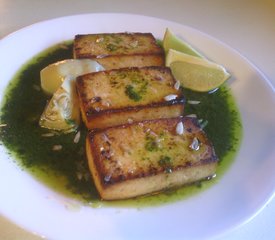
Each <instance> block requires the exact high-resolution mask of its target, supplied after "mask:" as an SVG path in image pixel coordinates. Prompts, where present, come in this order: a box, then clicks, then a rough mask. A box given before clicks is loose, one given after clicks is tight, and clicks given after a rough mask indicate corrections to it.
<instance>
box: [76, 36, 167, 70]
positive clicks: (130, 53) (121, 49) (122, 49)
mask: <svg viewBox="0 0 275 240" xmlns="http://www.w3.org/2000/svg"><path fill="white" fill-rule="evenodd" d="M74 57H75V58H90V59H94V60H96V61H97V62H98V63H100V64H101V65H102V66H103V67H104V68H105V69H117V68H125V67H145V66H164V51H163V49H162V48H161V47H160V46H159V45H158V44H157V42H156V39H155V38H154V36H153V35H152V34H151V33H102V34H87V35H76V36H75V39H74Z"/></svg>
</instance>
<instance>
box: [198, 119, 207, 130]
mask: <svg viewBox="0 0 275 240" xmlns="http://www.w3.org/2000/svg"><path fill="white" fill-rule="evenodd" d="M198 122H199V124H200V128H201V129H204V128H205V127H206V126H207V124H208V121H207V120H203V119H199V120H198Z"/></svg>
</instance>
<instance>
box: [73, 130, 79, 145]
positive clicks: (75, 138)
mask: <svg viewBox="0 0 275 240" xmlns="http://www.w3.org/2000/svg"><path fill="white" fill-rule="evenodd" d="M79 140H80V131H78V132H77V133H76V134H75V137H74V143H78V142H79Z"/></svg>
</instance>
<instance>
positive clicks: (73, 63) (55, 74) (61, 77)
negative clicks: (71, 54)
mask: <svg viewBox="0 0 275 240" xmlns="http://www.w3.org/2000/svg"><path fill="white" fill-rule="evenodd" d="M101 70H104V68H103V67H102V66H101V65H100V64H99V63H97V62H96V61H94V60H91V59H66V60H63V61H59V62H56V63H53V64H50V65H48V66H47V67H45V68H43V69H42V70H41V71H40V80H41V87H42V89H43V90H44V91H45V92H46V93H47V94H54V93H55V92H56V91H57V89H58V88H59V87H60V86H61V85H62V83H63V82H64V81H70V80H74V79H75V78H76V77H77V76H79V75H82V74H86V73H89V72H96V71H101Z"/></svg>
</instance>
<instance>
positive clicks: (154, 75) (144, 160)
mask: <svg viewBox="0 0 275 240" xmlns="http://www.w3.org/2000/svg"><path fill="white" fill-rule="evenodd" d="M74 57H75V58H90V59H94V60H96V61H98V62H99V63H100V64H102V65H103V66H104V68H105V69H106V70H105V71H101V72H94V73H88V74H85V75H82V76H79V77H78V78H77V79H76V88H77V92H78V97H79V102H80V107H81V113H82V119H83V121H84V123H85V125H86V127H87V128H88V129H89V130H90V131H89V133H88V136H87V139H86V152H87V158H88V162H89V168H90V171H91V173H92V176H93V179H94V181H95V185H96V187H97V190H98V192H99V194H100V196H101V197H102V199H105V200H115V199H126V198H131V197H136V196H140V195H145V194H151V193H154V192H159V191H162V190H164V189H167V188H171V187H178V186H182V185H184V184H189V183H192V182H196V181H199V180H202V179H205V178H209V177H211V176H213V175H214V174H215V169H216V165H217V157H216V155H215V152H214V148H213V146H212V145H211V143H210V142H209V140H208V139H207V137H206V135H205V133H204V132H203V131H202V129H201V128H200V126H199V124H198V123H197V120H196V119H195V118H184V117H182V115H183V111H184V102H185V99H184V96H183V95H182V92H181V91H180V90H179V84H178V82H177V81H176V80H175V79H174V77H173V75H172V73H171V71H170V69H169V68H167V67H164V66H163V65H164V62H165V61H164V52H163V49H162V48H161V47H160V46H159V45H158V44H157V42H156V40H155V38H154V37H153V35H152V34H151V33H111V34H88V35H77V36H76V37H75V41H74Z"/></svg>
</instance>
